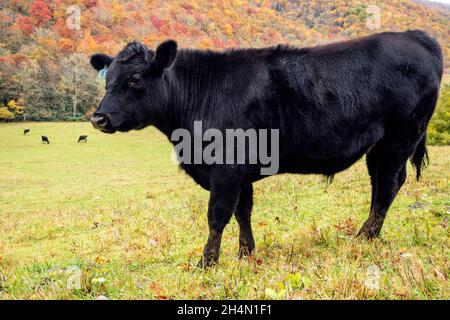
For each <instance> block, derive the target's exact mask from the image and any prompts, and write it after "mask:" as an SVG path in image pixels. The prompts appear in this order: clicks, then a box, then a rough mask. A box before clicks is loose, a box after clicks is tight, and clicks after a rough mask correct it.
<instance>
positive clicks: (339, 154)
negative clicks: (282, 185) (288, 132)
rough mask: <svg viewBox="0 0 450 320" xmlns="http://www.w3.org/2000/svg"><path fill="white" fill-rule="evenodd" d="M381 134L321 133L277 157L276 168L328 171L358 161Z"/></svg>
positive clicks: (302, 171)
mask: <svg viewBox="0 0 450 320" xmlns="http://www.w3.org/2000/svg"><path fill="white" fill-rule="evenodd" d="M382 136H383V131H382V130H368V131H367V132H360V133H359V134H358V135H355V136H350V137H345V138H344V137H343V138H339V139H337V138H336V139H333V138H332V137H331V136H330V137H326V136H324V137H323V138H322V139H316V140H312V141H308V142H305V143H300V144H299V145H297V146H295V147H291V148H286V150H288V151H287V152H286V153H285V156H283V157H282V159H280V172H284V173H285V172H289V173H316V174H326V175H332V174H335V173H337V172H340V171H343V170H345V169H347V168H348V167H350V166H351V165H353V164H354V163H355V162H356V161H358V160H359V159H360V158H361V157H362V156H364V154H366V153H367V152H368V151H369V150H370V148H372V147H373V146H374V145H375V144H376V143H377V142H378V141H379V140H380V139H381V138H382Z"/></svg>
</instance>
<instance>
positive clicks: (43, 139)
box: [41, 136, 50, 144]
mask: <svg viewBox="0 0 450 320" xmlns="http://www.w3.org/2000/svg"><path fill="white" fill-rule="evenodd" d="M41 139H42V143H46V144H50V141H49V140H48V137H46V136H41Z"/></svg>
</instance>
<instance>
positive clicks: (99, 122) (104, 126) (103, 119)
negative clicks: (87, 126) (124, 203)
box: [91, 113, 116, 133]
mask: <svg viewBox="0 0 450 320" xmlns="http://www.w3.org/2000/svg"><path fill="white" fill-rule="evenodd" d="M91 122H92V125H93V126H94V128H96V129H99V130H101V131H102V132H105V133H114V132H116V130H114V129H112V128H111V120H110V118H109V117H108V115H107V114H103V113H94V114H93V115H92V117H91Z"/></svg>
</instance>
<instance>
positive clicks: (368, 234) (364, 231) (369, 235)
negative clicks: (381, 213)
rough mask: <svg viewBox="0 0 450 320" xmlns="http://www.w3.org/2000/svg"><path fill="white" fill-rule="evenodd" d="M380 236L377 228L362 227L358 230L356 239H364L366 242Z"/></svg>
mask: <svg viewBox="0 0 450 320" xmlns="http://www.w3.org/2000/svg"><path fill="white" fill-rule="evenodd" d="M379 236H380V231H379V230H378V228H374V227H373V226H366V225H363V226H362V228H361V230H359V232H358V234H357V237H364V238H366V239H367V240H371V239H375V238H378V237H379Z"/></svg>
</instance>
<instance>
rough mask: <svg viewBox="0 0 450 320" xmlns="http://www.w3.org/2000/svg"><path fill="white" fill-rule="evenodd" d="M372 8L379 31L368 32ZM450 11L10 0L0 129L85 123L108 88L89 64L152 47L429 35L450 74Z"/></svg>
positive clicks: (160, 0)
mask: <svg viewBox="0 0 450 320" xmlns="http://www.w3.org/2000/svg"><path fill="white" fill-rule="evenodd" d="M370 5H377V6H378V8H379V10H380V11H379V12H380V14H381V20H380V28H379V29H376V30H373V28H368V26H367V19H369V18H370V17H371V13H370V12H369V10H368V9H369V6H370ZM449 20H450V10H449V9H446V7H434V6H428V5H425V4H422V3H417V2H413V1H410V0H394V1H387V0H378V1H361V0H337V1H328V0H312V1H294V0H271V1H269V0H195V1H192V0H191V1H186V0H174V1H166V0H52V1H50V0H9V1H2V2H1V3H0V28H1V33H0V98H1V101H0V102H1V105H0V120H2V119H3V120H7V121H24V120H25V121H31V120H34V121H44V120H45V121H48V120H73V121H76V120H82V119H85V118H86V116H88V115H89V114H90V113H91V112H92V110H93V108H95V106H96V105H97V104H98V102H99V98H100V97H101V96H102V90H103V88H102V87H103V84H102V82H101V81H99V80H98V79H97V75H96V74H95V72H94V71H93V70H91V67H90V65H89V56H90V55H91V54H93V53H95V52H99V51H101V52H106V53H109V54H115V53H117V51H118V50H120V49H121V48H122V47H123V46H124V45H125V44H126V43H127V42H130V41H132V40H139V41H142V42H144V43H145V44H147V45H148V46H149V47H150V48H154V47H155V46H156V45H157V44H158V43H159V42H161V41H163V40H165V39H168V38H173V39H175V40H176V41H177V42H178V43H179V46H180V47H193V48H203V49H214V50H220V49H224V48H229V47H263V46H273V45H276V44H278V43H287V44H290V45H295V46H300V47H302V46H312V45H316V44H323V43H327V42H331V41H338V40H344V39H350V38H355V37H359V36H363V35H367V34H370V33H374V32H379V31H387V30H389V31H401V30H407V29H422V30H424V31H426V32H428V33H430V34H431V35H433V36H434V37H436V38H437V39H438V40H439V41H440V43H441V44H442V47H443V50H444V54H445V56H446V58H447V62H446V71H447V72H448V71H449V70H450V59H448V57H449V56H450V43H449V29H450V28H449V26H450V25H449Z"/></svg>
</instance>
